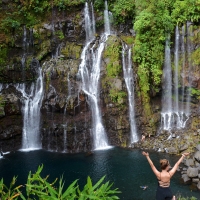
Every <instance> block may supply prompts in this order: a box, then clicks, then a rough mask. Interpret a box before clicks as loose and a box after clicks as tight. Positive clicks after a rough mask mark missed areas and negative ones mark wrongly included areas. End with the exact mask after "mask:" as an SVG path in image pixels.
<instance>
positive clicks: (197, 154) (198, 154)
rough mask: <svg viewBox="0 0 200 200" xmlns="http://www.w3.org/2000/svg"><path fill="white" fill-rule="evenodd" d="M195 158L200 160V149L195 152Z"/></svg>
mask: <svg viewBox="0 0 200 200" xmlns="http://www.w3.org/2000/svg"><path fill="white" fill-rule="evenodd" d="M194 158H195V159H196V160H197V161H198V162H200V151H197V152H196V153H195V154H194Z"/></svg>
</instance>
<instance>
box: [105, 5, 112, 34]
mask: <svg viewBox="0 0 200 200" xmlns="http://www.w3.org/2000/svg"><path fill="white" fill-rule="evenodd" d="M104 27H105V30H104V32H105V33H106V34H108V35H110V33H111V32H110V20H109V11H108V2H107V1H105V10H104Z"/></svg>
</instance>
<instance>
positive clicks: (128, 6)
mask: <svg viewBox="0 0 200 200" xmlns="http://www.w3.org/2000/svg"><path fill="white" fill-rule="evenodd" d="M111 11H112V12H113V15H114V18H115V19H116V20H115V21H116V22H117V23H121V22H125V20H127V19H133V17H134V14H135V4H134V3H133V1H132V0H116V1H115V3H113V4H112V9H111Z"/></svg>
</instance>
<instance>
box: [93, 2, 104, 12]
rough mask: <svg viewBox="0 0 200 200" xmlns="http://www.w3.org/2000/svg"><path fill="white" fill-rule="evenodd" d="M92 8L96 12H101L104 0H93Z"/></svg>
mask: <svg viewBox="0 0 200 200" xmlns="http://www.w3.org/2000/svg"><path fill="white" fill-rule="evenodd" d="M94 8H95V10H96V11H98V12H99V11H100V10H101V11H102V10H103V9H104V0H95V1H94Z"/></svg>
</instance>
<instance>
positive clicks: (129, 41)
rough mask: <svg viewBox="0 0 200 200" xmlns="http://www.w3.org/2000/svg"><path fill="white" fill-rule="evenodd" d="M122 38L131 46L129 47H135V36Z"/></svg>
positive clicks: (123, 36)
mask: <svg viewBox="0 0 200 200" xmlns="http://www.w3.org/2000/svg"><path fill="white" fill-rule="evenodd" d="M120 38H121V39H122V40H123V41H124V42H125V43H126V44H129V45H131V44H132V45H133V44H134V41H135V38H134V37H133V36H130V35H129V36H127V35H121V36H120Z"/></svg>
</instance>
